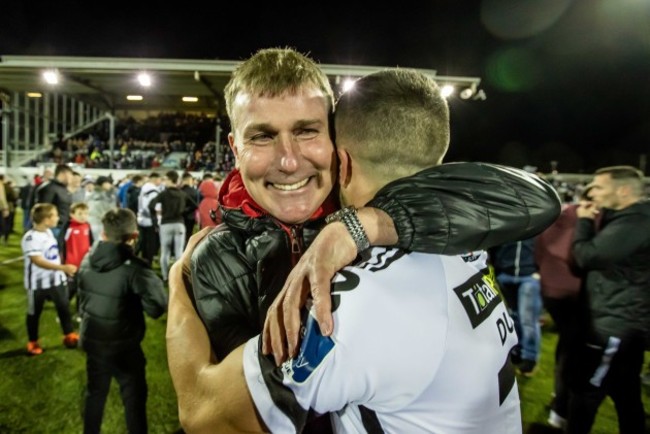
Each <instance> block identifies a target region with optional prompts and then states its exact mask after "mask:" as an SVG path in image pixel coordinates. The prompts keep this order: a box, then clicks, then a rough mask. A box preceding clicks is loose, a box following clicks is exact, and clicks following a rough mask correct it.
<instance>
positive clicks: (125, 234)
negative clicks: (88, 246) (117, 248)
mask: <svg viewBox="0 0 650 434" xmlns="http://www.w3.org/2000/svg"><path fill="white" fill-rule="evenodd" d="M102 224H103V225H104V234H105V235H106V240H107V241H111V242H114V243H125V242H127V241H129V240H130V239H131V238H132V237H133V234H135V233H137V231H138V224H137V222H136V218H135V214H134V213H133V211H131V210H130V209H128V208H118V209H111V210H108V211H106V214H104V217H102Z"/></svg>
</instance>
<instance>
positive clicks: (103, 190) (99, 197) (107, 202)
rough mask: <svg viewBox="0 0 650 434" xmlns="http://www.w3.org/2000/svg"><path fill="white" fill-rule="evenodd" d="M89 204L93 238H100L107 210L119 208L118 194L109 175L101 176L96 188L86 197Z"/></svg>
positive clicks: (89, 221) (89, 218)
mask: <svg viewBox="0 0 650 434" xmlns="http://www.w3.org/2000/svg"><path fill="white" fill-rule="evenodd" d="M86 203H87V204H88V223H90V227H91V228H92V231H93V239H94V240H98V239H99V237H100V235H101V233H102V218H103V217H104V214H106V211H109V210H112V209H116V208H117V195H116V194H115V188H114V187H113V181H112V180H111V178H109V177H107V176H99V177H98V178H97V181H96V182H95V189H94V190H93V192H92V193H91V194H90V195H89V196H88V198H87V199H86Z"/></svg>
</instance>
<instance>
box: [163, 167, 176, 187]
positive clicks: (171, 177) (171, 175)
mask: <svg viewBox="0 0 650 434" xmlns="http://www.w3.org/2000/svg"><path fill="white" fill-rule="evenodd" d="M165 176H166V177H167V179H168V180H169V182H170V183H172V184H173V185H176V184H178V172H177V171H175V170H170V171H169V172H167V173H165Z"/></svg>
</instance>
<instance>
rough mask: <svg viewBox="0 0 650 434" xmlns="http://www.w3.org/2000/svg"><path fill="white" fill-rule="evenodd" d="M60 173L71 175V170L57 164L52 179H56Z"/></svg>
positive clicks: (68, 167)
mask: <svg viewBox="0 0 650 434" xmlns="http://www.w3.org/2000/svg"><path fill="white" fill-rule="evenodd" d="M62 173H66V174H67V173H70V174H71V173H73V170H72V168H71V167H70V166H67V165H65V164H57V166H56V169H54V177H55V178H58V177H59V176H60V175H61V174H62Z"/></svg>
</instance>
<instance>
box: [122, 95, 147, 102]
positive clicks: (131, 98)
mask: <svg viewBox="0 0 650 434" xmlns="http://www.w3.org/2000/svg"><path fill="white" fill-rule="evenodd" d="M126 99H127V100H129V101H142V100H143V99H144V98H142V95H127V96H126Z"/></svg>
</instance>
